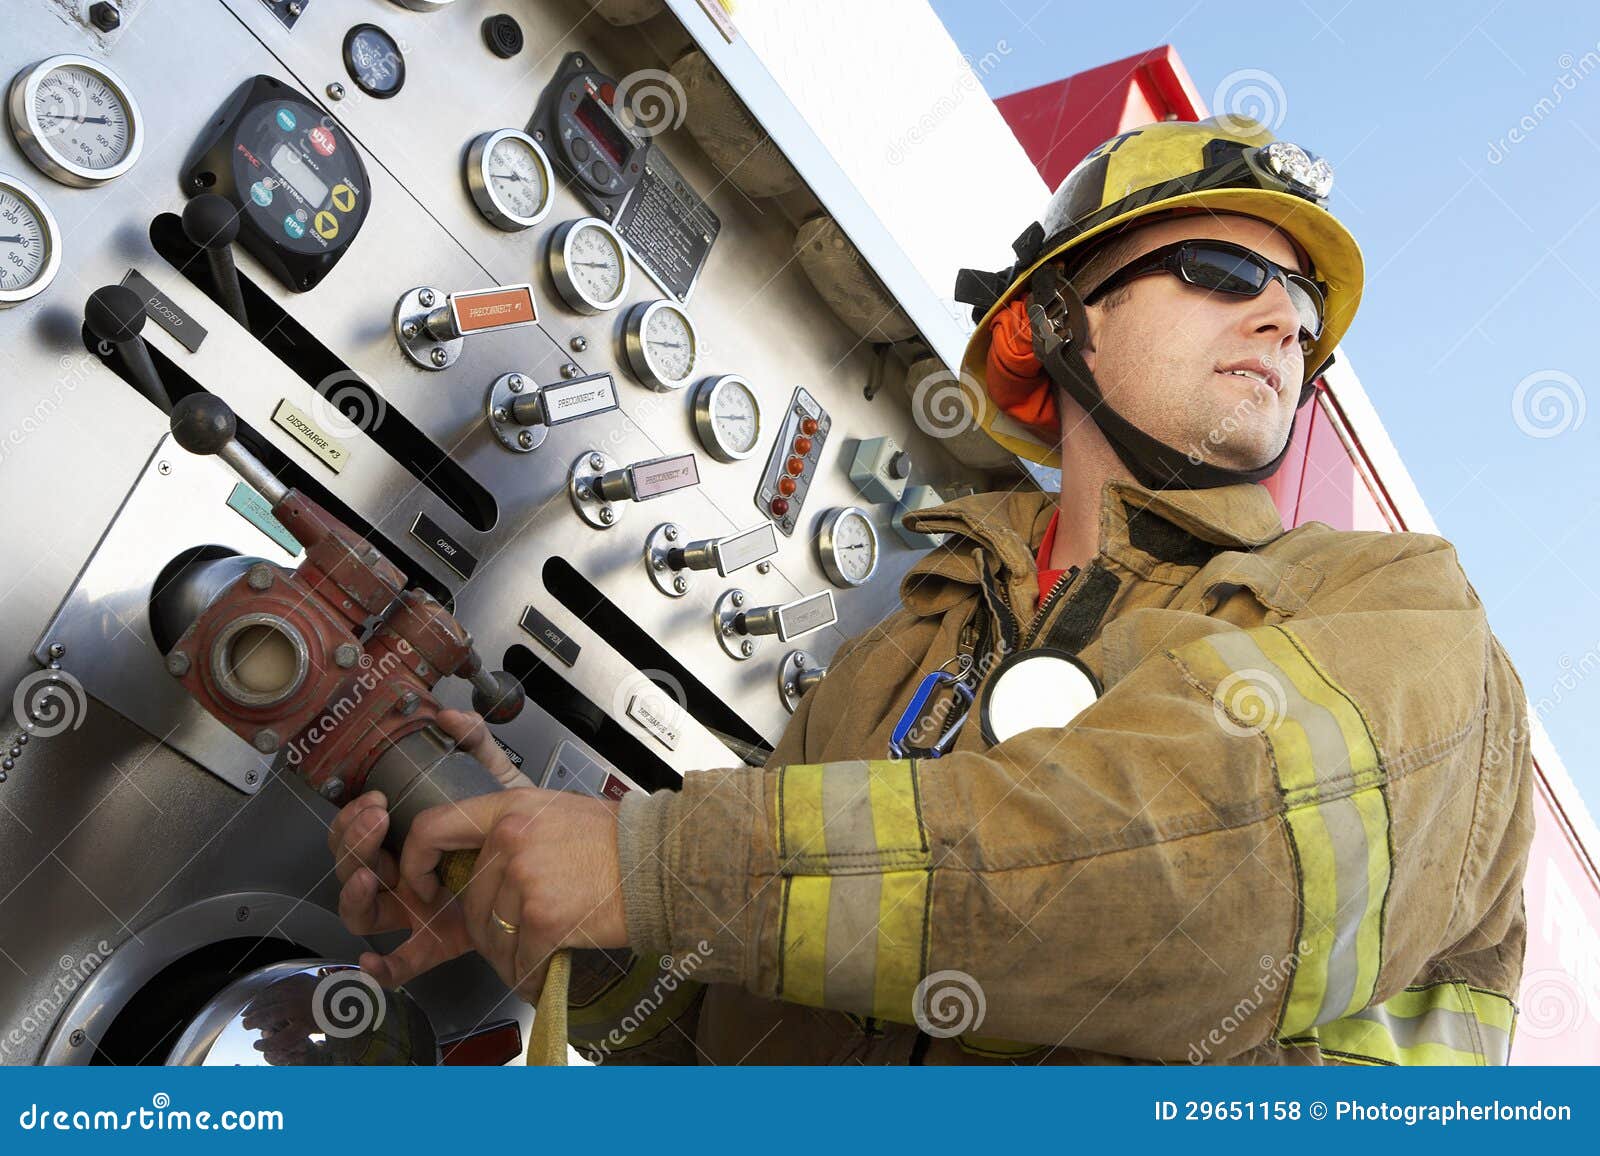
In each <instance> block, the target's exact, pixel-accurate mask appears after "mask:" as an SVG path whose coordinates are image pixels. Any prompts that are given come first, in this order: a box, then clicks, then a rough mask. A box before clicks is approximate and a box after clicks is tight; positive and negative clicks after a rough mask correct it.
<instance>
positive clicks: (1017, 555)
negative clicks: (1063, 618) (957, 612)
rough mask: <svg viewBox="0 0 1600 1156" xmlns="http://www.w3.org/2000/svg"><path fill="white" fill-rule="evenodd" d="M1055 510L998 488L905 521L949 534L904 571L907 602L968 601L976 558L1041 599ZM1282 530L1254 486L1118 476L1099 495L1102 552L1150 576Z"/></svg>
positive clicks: (917, 606)
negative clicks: (1146, 482)
mask: <svg viewBox="0 0 1600 1156" xmlns="http://www.w3.org/2000/svg"><path fill="white" fill-rule="evenodd" d="M1055 509H1056V496H1055V495H1054V494H1047V493H1043V492H1040V491H1037V490H1030V491H1026V492H1012V491H1006V490H1001V491H996V492H992V493H984V494H972V495H970V496H968V497H965V498H960V499H957V500H956V501H954V502H946V503H945V504H944V505H942V506H933V507H931V508H929V509H925V510H919V511H916V512H914V513H910V514H907V515H905V524H906V526H907V527H908V528H910V529H913V530H918V531H921V532H923V533H928V534H935V533H944V534H949V535H951V537H950V538H949V539H948V540H947V541H946V543H945V545H944V547H942V548H940V549H937V550H932V551H930V552H929V553H928V554H927V556H926V557H924V558H923V559H921V560H920V561H919V562H917V564H916V565H914V566H913V567H912V568H911V569H910V570H909V571H908V572H907V573H906V576H905V578H904V580H903V581H902V583H901V597H902V599H903V600H904V601H905V602H906V604H907V606H908V607H911V608H912V609H914V610H916V611H918V612H919V613H923V614H929V613H936V612H937V611H938V610H940V609H943V608H945V607H946V606H948V605H949V604H952V603H953V602H955V601H959V600H960V599H961V598H964V597H965V596H966V594H965V592H964V591H960V590H959V589H954V590H953V589H950V584H951V583H954V584H955V585H956V586H957V587H959V586H962V585H972V584H976V583H977V582H978V580H979V574H978V565H979V562H978V560H977V556H975V553H974V552H975V551H981V552H982V556H983V557H986V558H988V559H992V560H993V562H994V563H998V567H991V568H998V569H1000V570H1004V571H1006V572H1007V573H1008V574H1009V577H1010V581H1011V582H1012V584H1013V586H1014V587H1015V589H1014V591H1013V593H1014V594H1015V595H1016V596H1017V597H1019V598H1027V599H1029V600H1031V599H1034V598H1037V596H1038V587H1037V582H1038V578H1037V573H1036V570H1035V563H1034V558H1035V554H1036V553H1037V551H1038V549H1039V544H1040V542H1041V541H1042V540H1043V538H1044V531H1045V527H1046V526H1048V525H1049V523H1050V517H1051V515H1052V514H1054V513H1055ZM1151 515H1153V517H1151ZM1283 533H1284V529H1283V521H1282V519H1281V518H1280V517H1279V516H1278V508H1277V505H1276V504H1275V503H1274V502H1273V500H1272V495H1271V494H1269V493H1268V492H1267V489H1266V487H1265V486H1262V485H1260V484H1259V483H1256V482H1244V483H1241V484H1239V485H1233V486H1217V487H1214V488H1211V489H1204V490H1178V489H1172V490H1151V489H1148V488H1146V487H1145V486H1142V485H1140V484H1139V483H1137V482H1134V481H1131V480H1120V479H1112V480H1110V481H1108V482H1106V484H1105V486H1104V487H1103V488H1102V489H1101V492H1100V552H1101V553H1102V554H1106V555H1109V556H1111V557H1114V558H1117V559H1118V560H1119V561H1122V562H1124V563H1126V564H1130V565H1131V566H1132V567H1133V568H1134V569H1137V570H1140V571H1143V572H1146V573H1147V574H1148V573H1149V572H1150V571H1151V570H1152V569H1153V568H1156V567H1160V566H1164V565H1166V566H1170V565H1178V566H1184V565H1189V566H1196V565H1200V564H1202V563H1203V561H1204V560H1205V558H1207V557H1209V556H1210V555H1211V554H1214V553H1217V552H1218V551H1219V550H1245V551H1249V550H1253V549H1255V548H1256V547H1258V546H1262V545H1265V544H1266V543H1268V542H1271V541H1273V540H1274V539H1276V538H1278V537H1280V536H1282V534H1283ZM939 579H945V580H946V581H945V582H940V581H939ZM924 603H926V604H927V605H923V604H924Z"/></svg>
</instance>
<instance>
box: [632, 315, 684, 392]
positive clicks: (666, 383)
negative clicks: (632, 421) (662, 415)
mask: <svg viewBox="0 0 1600 1156" xmlns="http://www.w3.org/2000/svg"><path fill="white" fill-rule="evenodd" d="M623 350H624V352H625V353H626V354H627V355H628V364H629V365H630V366H632V367H633V372H634V374H635V376H637V377H638V378H639V380H640V381H641V382H643V383H644V384H645V385H648V386H649V387H650V388H651V389H656V390H660V391H661V392H663V393H666V392H670V391H671V390H674V389H682V388H683V387H684V386H685V385H687V384H688V383H689V378H691V377H692V376H694V363H695V360H696V359H697V357H698V355H699V340H698V339H697V338H696V337H695V334H694V322H692V321H690V320H689V315H688V314H687V313H685V312H684V311H683V310H682V309H680V308H678V306H676V305H674V304H673V303H672V302H671V301H647V302H645V303H644V304H643V305H635V306H634V307H633V309H632V310H630V311H629V313H628V320H627V324H626V326H625V330H624V333H623Z"/></svg>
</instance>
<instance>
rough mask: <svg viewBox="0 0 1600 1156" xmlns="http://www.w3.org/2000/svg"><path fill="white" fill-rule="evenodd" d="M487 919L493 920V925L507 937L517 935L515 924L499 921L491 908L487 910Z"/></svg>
mask: <svg viewBox="0 0 1600 1156" xmlns="http://www.w3.org/2000/svg"><path fill="white" fill-rule="evenodd" d="M489 918H490V919H492V920H494V921H495V925H496V926H497V927H499V928H500V930H501V931H503V932H505V933H506V934H507V935H515V934H516V933H517V931H518V928H517V925H516V924H515V923H511V922H509V921H507V920H504V919H501V918H500V915H499V913H498V912H497V911H495V909H494V908H492V907H491V908H489Z"/></svg>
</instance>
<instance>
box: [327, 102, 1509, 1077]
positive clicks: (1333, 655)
mask: <svg viewBox="0 0 1600 1156" xmlns="http://www.w3.org/2000/svg"><path fill="white" fill-rule="evenodd" d="M1330 184H1331V171H1330V170H1329V169H1328V167H1327V165H1326V163H1325V162H1322V161H1319V160H1317V158H1315V157H1313V156H1310V155H1309V154H1307V153H1305V152H1304V151H1302V150H1301V149H1299V148H1298V147H1296V146H1294V145H1291V144H1289V143H1288V142H1283V141H1275V140H1274V138H1273V137H1272V136H1271V134H1270V133H1268V132H1267V131H1266V130H1265V129H1264V128H1262V126H1260V125H1258V124H1255V123H1254V122H1250V121H1246V120H1242V119H1240V118H1235V117H1222V118H1212V119H1210V120H1206V121H1202V122H1200V123H1197V124H1192V123H1162V124H1154V125H1149V126H1147V127H1145V128H1142V129H1138V130H1136V131H1133V132H1129V133H1124V134H1123V135H1121V136H1119V137H1116V138H1114V139H1112V140H1110V141H1107V142H1106V143H1105V144H1103V145H1101V146H1100V147H1098V148H1096V149H1095V150H1094V151H1093V152H1092V153H1090V154H1089V156H1088V157H1087V158H1086V159H1085V160H1084V161H1083V162H1082V163H1081V164H1080V165H1078V167H1077V168H1075V169H1074V170H1073V172H1072V173H1071V174H1070V175H1069V176H1068V177H1067V178H1066V180H1065V181H1064V182H1063V183H1062V185H1061V186H1060V188H1058V189H1057V190H1056V192H1055V194H1054V195H1053V197H1052V198H1051V199H1050V201H1049V204H1048V205H1047V207H1046V209H1045V212H1044V213H1043V215H1042V217H1041V218H1040V220H1039V221H1038V222H1036V223H1035V224H1033V225H1032V226H1031V227H1030V228H1029V229H1028V230H1026V231H1025V232H1024V233H1023V235H1022V236H1021V237H1020V238H1019V239H1018V241H1017V243H1016V251H1017V260H1016V262H1015V263H1014V264H1013V265H1011V266H1010V267H1009V268H1008V269H1005V270H1003V271H1001V272H1000V273H996V274H984V273H975V272H972V271H964V272H963V276H962V278H961V280H960V282H959V284H958V290H959V292H958V296H960V297H962V299H963V300H967V301H968V302H969V303H971V304H974V305H975V309H974V314H975V317H976V319H977V321H978V326H977V329H976V331H975V333H974V334H973V337H972V339H971V341H970V344H969V346H968V349H967V351H966V356H965V360H964V364H963V368H962V373H963V378H962V381H965V382H970V383H973V384H975V385H976V386H978V387H981V388H982V391H983V393H984V396H985V397H986V399H987V400H986V401H985V403H984V404H983V405H982V407H981V410H980V409H977V408H975V410H974V413H973V415H972V416H973V418H974V420H976V421H979V422H981V423H982V426H983V428H984V429H985V430H986V431H987V432H988V433H989V434H990V436H992V437H993V438H995V439H996V440H997V441H998V442H999V443H1000V444H1001V445H1003V446H1005V447H1006V448H1007V449H1009V450H1011V451H1013V452H1015V453H1017V454H1020V455H1024V456H1026V457H1028V458H1031V459H1033V460H1035V461H1038V462H1042V463H1047V464H1053V465H1060V466H1061V467H1062V485H1061V493H1060V496H1059V498H1056V497H1055V496H1053V495H1050V494H1046V493H1042V492H1038V491H1036V490H1034V489H1031V488H1029V489H1026V490H1024V489H1022V488H1018V489H1016V490H1011V491H1005V492H997V493H986V494H979V495H974V496H971V497H967V498H963V499H961V500H959V501H955V502H951V503H948V504H946V505H943V506H940V507H937V508H935V509H931V510H925V511H922V512H920V513H917V514H913V515H909V516H908V517H907V522H908V524H911V525H913V526H914V527H915V528H916V529H918V530H921V531H923V532H926V533H930V534H933V533H937V534H943V535H945V536H946V537H945V541H944V543H943V545H942V546H940V547H939V548H937V549H935V550H933V551H931V552H930V553H929V554H928V555H927V556H926V557H925V558H923V559H922V560H920V561H919V562H918V563H917V564H916V565H915V566H914V567H913V568H912V569H911V570H910V572H909V573H908V574H907V575H906V577H905V579H904V581H903V583H902V586H901V600H902V605H901V607H900V608H899V609H898V610H897V611H896V612H895V613H893V614H891V615H890V616H889V617H888V618H887V619H886V620H884V621H883V622H882V623H880V624H879V625H877V626H876V627H874V628H872V629H871V630H869V631H867V632H866V633H865V634H863V635H861V636H859V637H857V638H855V639H852V640H851V641H849V642H848V643H846V644H845V645H844V646H842V647H841V648H840V649H839V651H838V653H837V654H836V655H835V657H834V659H833V662H832V665H831V668H830V670H829V673H828V675H827V677H826V678H825V679H824V680H823V681H822V683H821V684H820V685H819V686H818V687H817V688H816V689H814V690H812V691H811V692H810V693H809V694H808V695H807V696H806V697H805V699H804V700H802V702H801V703H800V706H799V709H798V710H797V711H796V712H795V715H794V718H793V720H792V722H791V724H790V725H789V727H788V729H787V730H786V731H785V732H784V734H783V736H782V739H781V740H780V742H779V744H778V748H777V750H776V751H775V752H774V754H773V755H772V757H771V759H770V760H769V761H768V762H767V765H766V767H765V768H764V769H761V768H752V767H737V768H732V769H726V770H708V771H704V772H700V773H696V774H691V775H688V776H686V777H685V779H684V782H683V786H682V789H681V790H680V791H676V792H658V793H657V794H654V795H650V796H646V795H644V794H642V793H633V794H629V795H627V796H626V797H625V798H623V799H622V801H621V802H620V804H619V803H615V802H612V801H610V800H598V799H590V798H584V797H578V796H572V795H567V794H562V793H554V792H546V791H540V790H536V789H532V788H527V789H522V790H513V791H508V792H506V793H504V794H502V795H499V796H494V797H488V798H482V799H475V800H470V801H468V802H467V803H465V804H462V805H461V806H459V807H448V808H439V809H436V810H434V811H431V812H429V813H426V814H425V815H423V816H422V817H421V818H420V819H419V820H418V821H417V822H416V824H415V826H414V827H413V829H412V832H411V834H410V836H409V838H408V841H407V843H406V845H405V847H404V850H403V852H402V854H401V856H400V859H399V861H398V862H396V861H394V860H393V859H392V858H390V857H388V856H386V855H384V854H383V853H382V852H381V851H380V850H379V843H380V841H381V839H382V836H383V833H384V831H385V829H386V823H387V816H386V812H385V809H384V808H385V801H384V800H383V799H382V798H381V797H375V796H372V795H368V796H363V797H361V798H358V799H357V800H355V801H353V802H352V803H350V804H349V805H348V806H346V807H345V808H344V810H343V811H342V812H341V814H340V815H339V817H338V820H337V822H336V824H335V826H334V829H333V831H332V833H331V834H330V845H331V846H332V847H333V849H334V851H335V853H336V857H337V860H338V864H339V867H338V869H339V873H340V876H341V877H342V878H343V879H344V880H345V882H344V889H343V893H342V896H341V914H342V916H343V918H344V919H345V921H346V923H347V924H348V925H349V926H350V928H351V929H352V930H353V931H355V932H358V933H362V934H370V933H374V932H378V931H384V930H393V929H402V928H408V929H410V930H411V931H412V933H413V934H412V936H411V938H410V939H409V940H408V941H407V942H405V943H404V944H403V945H402V946H401V947H400V948H398V949H397V950H396V951H394V952H392V953H390V954H388V955H379V954H377V953H369V954H368V955H365V956H363V958H362V961H361V962H362V966H363V967H365V968H367V969H368V970H369V971H371V972H372V973H373V974H374V975H375V976H376V977H377V978H378V979H379V980H380V981H382V982H384V983H386V984H395V983H400V982H404V981H405V980H406V979H408V978H410V977H411V976H413V975H416V974H418V973H419V972H421V971H424V970H426V969H427V968H429V967H431V966H433V965H435V964H437V963H439V962H441V961H442V960H444V959H447V958H449V957H451V956H453V955H456V954H460V953H462V952H464V951H467V950H469V949H476V950H477V951H479V952H480V953H481V954H482V955H483V956H484V957H485V958H486V959H487V960H488V961H489V962H490V963H491V964H492V965H493V966H494V967H495V969H496V970H497V971H498V973H499V974H500V976H501V977H502V978H503V979H504V980H505V981H506V983H507V984H509V985H511V986H512V987H514V988H517V989H518V990H520V991H521V992H523V993H524V994H525V995H527V996H528V997H529V998H533V997H536V996H537V995H538V994H539V991H540V984H541V983H542V980H543V976H544V967H545V965H546V963H547V961H548V960H549V958H550V956H551V953H552V952H553V951H554V950H555V949H557V948H562V947H570V948H574V949H579V950H578V951H577V953H576V957H575V959H574V961H573V974H572V989H571V992H570V996H569V1000H568V1003H567V1005H566V1010H567V1013H568V1024H567V1032H568V1036H569V1038H570V1039H571V1041H572V1043H573V1044H574V1046H576V1047H578V1048H579V1049H580V1050H582V1051H584V1052H586V1053H587V1054H588V1055H590V1056H591V1057H592V1058H595V1059H601V1060H605V1061H609V1062H630V1061H634V1062H637V1061H645V1062H696V1061H707V1062H715V1063H719V1064H725V1063H768V1062H778V1063H844V1062H862V1063H971V1062H984V1061H994V1062H1027V1063H1039V1062H1051V1063H1126V1062H1192V1063H1199V1062H1235V1063H1266V1064H1276V1063H1296V1064H1298V1063H1322V1062H1355V1063H1368V1064H1411V1063H1461V1064H1482V1063H1505V1062H1507V1058H1508V1055H1509V1052H1510V1046H1511V1040H1512V1034H1513V1029H1514V1023H1515V1015H1516V1005H1515V1002H1514V1000H1515V997H1516V992H1517V987H1518V983H1519V980H1520V976H1521V971H1522V959H1523V948H1524V939H1525V919H1524V914H1523V903H1522V879H1523V873H1524V868H1525V864H1526V859H1527V853H1528V847H1529V843H1530V839H1531V836H1532V827H1533V821H1532V812H1531V791H1532V782H1533V775H1532V760H1531V756H1530V752H1529V744H1528V730H1527V722H1526V720H1527V707H1526V699H1525V696H1524V692H1523V689H1522V685H1521V682H1520V680H1519V679H1518V677H1517V675H1516V673H1515V671H1514V670H1513V668H1512V665H1511V663H1510V661H1509V660H1508V658H1507V657H1506V655H1505V653H1504V651H1503V650H1502V648H1501V647H1500V645H1499V643H1498V642H1497V640H1496V639H1495V638H1494V636H1493V635H1492V634H1491V632H1490V629H1489V625H1488V622H1487V621H1486V617H1485V612H1484V607H1483V605H1482V603H1481V602H1480V600H1479V599H1478V597H1477V595H1476V593H1475V592H1474V590H1473V588H1472V586H1471V584H1470V583H1469V582H1468V580H1467V578H1466V577H1465V575H1464V574H1463V573H1462V570H1461V567H1460V565H1459V563H1458V561H1457V558H1456V554H1455V551H1454V549H1453V548H1452V547H1451V546H1450V544H1449V543H1448V542H1446V541H1445V540H1443V539H1441V538H1439V537H1436V536H1433V535H1429V534H1420V533H1393V534H1390V533H1378V532H1354V531H1352V532H1341V531H1335V530H1332V529H1330V528H1329V527H1327V526H1325V525H1322V524H1320V523H1315V522H1313V523H1309V524H1306V525H1302V526H1299V527H1296V528H1295V529H1293V530H1291V531H1288V532H1285V530H1284V528H1283V525H1282V523H1281V521H1280V519H1279V516H1278V514H1277V512H1276V508H1275V505H1274V502H1273V499H1272V497H1271V496H1270V494H1269V493H1268V492H1267V490H1266V489H1265V488H1264V487H1263V486H1261V485H1259V484H1258V483H1259V482H1260V481H1261V480H1262V479H1264V478H1267V477H1269V476H1271V475H1272V474H1273V473H1274V471H1276V470H1277V469H1278V467H1279V466H1280V464H1281V463H1282V462H1283V460H1284V458H1285V455H1286V454H1287V452H1288V446H1289V442H1290V438H1291V436H1292V433H1293V423H1294V420H1295V416H1296V414H1297V412H1299V411H1300V410H1301V409H1302V407H1303V406H1304V405H1305V403H1306V402H1307V401H1308V400H1309V399H1310V398H1311V396H1312V395H1313V393H1314V382H1315V380H1316V378H1317V376H1318V375H1319V373H1320V372H1321V371H1322V370H1323V369H1324V368H1326V366H1327V364H1328V363H1329V361H1330V358H1331V356H1332V351H1333V349H1334V347H1335V345H1336V344H1337V343H1338V341H1339V339H1340V338H1341V337H1342V336H1343V335H1344V333H1345V332H1346V330H1347V329H1348V328H1349V325H1350V323H1351V320H1352V318H1353V317H1354V314H1355V311H1356V305H1357V302H1358V300H1359V298H1360V295H1361V285H1362V262H1361V256H1360V251H1359V249H1358V248H1357V246H1356V244H1355V242H1354V240H1353V239H1352V238H1351V237H1350V235H1349V233H1348V232H1347V231H1346V230H1345V229H1344V227H1343V226H1342V225H1340V224H1339V222H1338V221H1337V220H1336V219H1335V218H1334V217H1333V216H1332V215H1331V214H1330V213H1329V212H1328V210H1327V208H1326V207H1325V205H1326V198H1327V194H1328V189H1329V185H1330ZM955 384H957V385H959V384H960V383H955ZM919 691H926V692H927V693H925V694H919ZM443 721H444V725H445V726H446V727H447V728H448V729H450V730H451V732H452V733H453V734H454V735H455V736H456V737H457V738H458V739H460V740H461V741H462V742H463V743H464V744H465V745H466V746H467V747H468V748H469V749H471V750H473V751H474V753H476V754H477V755H478V757H480V758H481V759H483V760H484V761H486V762H491V763H494V764H496V765H499V764H501V763H503V761H504V756H503V755H502V754H500V753H499V752H498V750H497V749H496V748H495V747H494V745H493V744H492V742H491V740H490V739H489V737H488V735H487V733H486V731H485V729H484V728H483V727H482V726H481V725H480V723H479V721H478V720H477V719H475V718H474V717H473V716H469V715H462V714H450V715H446V716H445V718H444V720H443ZM464 848H474V849H479V860H478V869H477V874H476V876H475V877H474V879H473V881H472V882H471V884H470V885H469V886H468V887H467V888H466V890H465V891H464V892H463V894H462V895H461V897H460V899H459V900H452V899H450V898H449V897H448V895H447V893H446V892H444V891H443V890H442V889H441V888H440V887H439V886H438V885H437V884H436V883H435V882H434V880H433V877H432V874H431V873H432V870H433V868H434V866H435V865H436V864H437V863H438V862H439V860H440V857H441V855H442V853H444V852H446V851H449V850H455V849H464Z"/></svg>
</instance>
